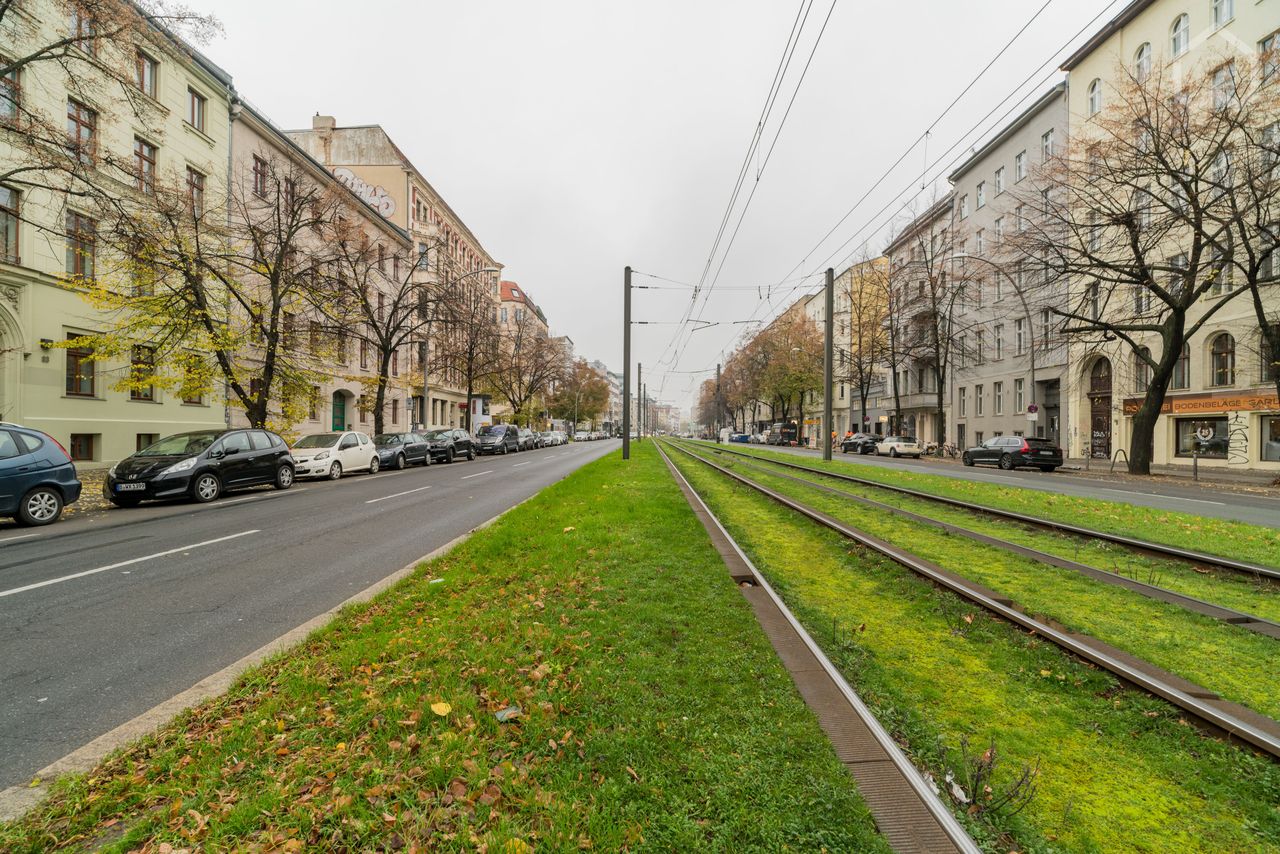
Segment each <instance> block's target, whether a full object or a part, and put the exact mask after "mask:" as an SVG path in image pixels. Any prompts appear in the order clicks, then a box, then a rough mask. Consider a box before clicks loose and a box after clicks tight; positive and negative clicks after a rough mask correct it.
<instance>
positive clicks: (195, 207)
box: [187, 166, 204, 218]
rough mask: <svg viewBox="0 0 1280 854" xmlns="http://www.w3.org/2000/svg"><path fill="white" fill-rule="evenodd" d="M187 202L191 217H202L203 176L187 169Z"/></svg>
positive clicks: (189, 168)
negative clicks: (189, 206)
mask: <svg viewBox="0 0 1280 854" xmlns="http://www.w3.org/2000/svg"><path fill="white" fill-rule="evenodd" d="M187 201H188V202H189V203H190V205H191V215H192V216H194V217H196V218H199V217H201V216H203V215H204V175H202V174H201V173H199V172H197V171H196V170H194V169H192V168H191V167H190V166H188V167H187Z"/></svg>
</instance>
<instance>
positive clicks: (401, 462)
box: [396, 454, 405, 471]
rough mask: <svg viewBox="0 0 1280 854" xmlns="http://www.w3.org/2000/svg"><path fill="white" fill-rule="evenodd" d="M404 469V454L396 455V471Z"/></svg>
mask: <svg viewBox="0 0 1280 854" xmlns="http://www.w3.org/2000/svg"><path fill="white" fill-rule="evenodd" d="M404 467H405V461H404V454H396V471H401V470H402V469H403V468H404Z"/></svg>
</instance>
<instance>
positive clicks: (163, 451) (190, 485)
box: [102, 429, 293, 507]
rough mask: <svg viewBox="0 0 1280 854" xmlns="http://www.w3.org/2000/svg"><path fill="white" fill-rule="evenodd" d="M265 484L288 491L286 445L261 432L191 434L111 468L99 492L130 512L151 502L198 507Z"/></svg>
mask: <svg viewBox="0 0 1280 854" xmlns="http://www.w3.org/2000/svg"><path fill="white" fill-rule="evenodd" d="M265 483H269V484H272V485H274V486H275V488H276V489H288V488H289V487H291V486H293V457H292V455H290V453H289V446H288V445H287V444H285V441H284V439H281V438H280V437H279V436H277V435H276V434H275V433H270V432H268V431H266V430H247V429H245V430H197V431H194V432H191V433H177V434H175V435H173V436H166V437H165V438H163V439H161V440H160V441H158V442H155V443H154V444H151V445H148V446H147V447H145V448H143V449H142V450H141V451H138V452H137V453H136V454H134V455H132V456H129V457H125V458H124V459H123V460H121V461H120V462H118V463H116V464H115V465H114V466H112V467H111V470H110V471H109V472H107V479H106V480H105V481H104V482H103V484H102V492H103V494H104V495H105V496H106V498H107V500H109V501H110V502H111V503H112V504H115V505H117V506H119V507H136V506H137V505H138V503H139V502H141V501H143V500H146V499H153V498H190V499H191V500H193V501H197V502H200V503H204V502H206V501H213V500H214V499H215V498H217V497H218V496H219V495H221V494H222V493H223V492H226V491H227V490H231V489H240V488H242V487H246V486H258V485H260V484H265Z"/></svg>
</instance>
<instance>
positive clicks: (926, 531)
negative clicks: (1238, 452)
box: [727, 462, 1280, 718]
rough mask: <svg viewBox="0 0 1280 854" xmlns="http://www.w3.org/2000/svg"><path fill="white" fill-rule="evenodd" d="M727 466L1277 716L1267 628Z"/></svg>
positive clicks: (1278, 661) (1278, 688) (1278, 695)
mask: <svg viewBox="0 0 1280 854" xmlns="http://www.w3.org/2000/svg"><path fill="white" fill-rule="evenodd" d="M727 467H728V468H733V467H738V468H739V469H740V471H739V473H740V474H742V475H743V476H745V477H748V478H749V479H751V480H753V481H755V482H757V483H760V484H761V485H762V486H765V487H768V488H770V489H773V490H774V491H776V492H780V493H783V494H784V495H789V496H791V497H793V498H796V499H798V500H800V501H802V502H803V503H805V504H807V505H809V506H810V507H813V508H814V509H815V510H819V511H821V512H823V513H826V514H828V515H830V516H833V517H835V518H836V519H839V520H841V521H843V522H847V523H848V524H850V525H851V526H853V527H856V528H859V529H861V530H863V531H866V532H867V533H869V534H872V535H874V536H877V537H879V538H881V539H882V540H885V541H887V542H889V543H892V544H894V545H897V546H900V547H902V548H905V549H908V550H909V551H911V553H912V554H915V555H918V556H919V557H922V558H925V559H926V560H930V561H932V562H934V563H936V564H938V565H939V566H941V567H943V568H944V569H949V570H951V571H952V572H955V573H957V574H958V575H961V576H963V577H965V578H969V579H971V580H973V581H976V582H978V583H979V584H982V585H984V586H986V587H989V588H991V589H993V590H995V591H997V592H999V593H1003V594H1005V595H1006V596H1009V597H1010V598H1012V599H1013V600H1014V601H1015V602H1017V603H1018V604H1019V605H1021V606H1022V607H1023V608H1025V609H1026V610H1027V611H1028V612H1029V613H1031V614H1035V615H1040V616H1042V617H1046V618H1048V619H1050V620H1052V621H1054V622H1057V623H1060V624H1062V625H1065V626H1067V627H1068V628H1070V629H1073V630H1075V631H1080V632H1085V633H1087V634H1090V635H1093V636H1094V637H1096V638H1098V639H1099V640H1102V641H1105V642H1106V643H1109V644H1112V645H1113V646H1117V647H1119V648H1121V649H1124V650H1127V651H1128V652H1131V653H1133V654H1134V655H1137V656H1139V657H1140V658H1144V659H1146V660H1147V661H1150V662H1151V663H1153V664H1155V665H1157V666H1159V667H1163V668H1164V669H1165V670H1168V671H1170V672H1172V673H1177V674H1178V675H1180V676H1182V677H1184V678H1186V679H1189V680H1191V681H1192V682H1196V683H1198V684H1199V685H1201V686H1203V687H1206V688H1210V689H1212V690H1214V691H1217V692H1218V693H1219V694H1221V695H1222V696H1223V697H1226V698H1227V699H1230V700H1234V701H1236V702H1238V703H1241V704H1243V705H1246V706H1249V707H1250V708H1252V709H1253V710H1254V711H1257V712H1261V713H1262V714H1265V715H1268V716H1270V717H1273V718H1275V717H1278V716H1280V685H1278V684H1277V682H1276V679H1275V674H1277V673H1280V643H1276V641H1275V639H1274V638H1270V637H1267V636H1265V635H1261V634H1258V633H1256V632H1251V631H1249V630H1247V629H1243V628H1241V627H1239V626H1235V625H1232V624H1229V623H1224V622H1222V621H1220V620H1215V619H1213V618H1211V617H1207V616H1205V615H1203V614H1197V613H1194V612H1191V611H1187V610H1185V609H1183V608H1181V607H1179V606H1177V605H1173V604H1169V603H1166V602H1161V601H1158V600H1155V599H1151V598H1149V597H1146V596H1143V595H1141V594H1140V593H1137V592H1135V591H1132V590H1128V589H1125V588H1122V587H1117V586H1115V585H1111V584H1106V583H1104V582H1101V581H1098V580H1096V579H1093V578H1089V577H1088V576H1085V575H1081V574H1079V573H1076V572H1073V571H1071V570H1069V569H1061V568H1059V567H1056V566H1050V565H1047V564H1042V563H1039V562H1038V561H1033V560H1031V559H1029V558H1025V557H1022V556H1020V555H1016V554H1013V553H1012V552H1008V551H1005V550H1003V549H999V548H996V547H994V546H988V545H984V544H981V543H975V542H973V541H972V540H968V539H965V538H963V537H959V536H956V535H954V534H949V533H947V532H945V531H939V530H938V529H936V528H932V527H929V526H927V525H922V524H920V523H918V522H912V521H910V520H904V519H899V518H897V517H895V516H892V515H890V514H887V513H876V512H874V511H873V512H868V511H867V510H866V509H865V508H862V507H860V506H858V505H856V504H851V503H850V502H848V501H845V500H843V499H842V498H840V497H839V496H836V495H832V494H831V493H830V492H827V491H825V490H819V489H817V488H816V487H811V486H806V485H803V484H798V483H796V482H795V481H794V480H788V479H785V478H782V477H777V476H773V475H770V474H768V473H766V472H763V471H761V469H760V468H758V467H756V466H753V465H751V464H747V465H745V466H738V465H737V463H736V462H730V463H729V465H728V466H727Z"/></svg>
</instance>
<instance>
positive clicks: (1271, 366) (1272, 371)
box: [1258, 323, 1280, 383]
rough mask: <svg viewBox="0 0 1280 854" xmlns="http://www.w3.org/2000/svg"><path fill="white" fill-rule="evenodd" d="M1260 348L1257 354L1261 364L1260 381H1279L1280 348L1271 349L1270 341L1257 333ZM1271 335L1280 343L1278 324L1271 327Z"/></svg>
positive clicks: (1279, 326) (1279, 325)
mask: <svg viewBox="0 0 1280 854" xmlns="http://www.w3.org/2000/svg"><path fill="white" fill-rule="evenodd" d="M1258 335H1259V338H1260V339H1261V340H1260V346H1259V347H1258V353H1259V355H1260V357H1261V364H1262V381H1263V382H1264V383H1269V382H1275V381H1276V380H1277V379H1280V347H1272V346H1271V339H1269V338H1268V337H1267V336H1266V335H1265V334H1263V333H1261V332H1260V333H1258ZM1271 335H1272V337H1274V338H1275V339H1276V340H1278V341H1280V323H1277V324H1273V325H1272V326H1271Z"/></svg>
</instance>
